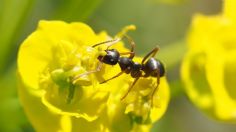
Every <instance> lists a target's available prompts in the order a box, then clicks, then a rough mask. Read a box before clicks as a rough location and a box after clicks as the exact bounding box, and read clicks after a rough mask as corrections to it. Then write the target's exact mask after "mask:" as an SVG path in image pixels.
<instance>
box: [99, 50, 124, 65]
mask: <svg viewBox="0 0 236 132" xmlns="http://www.w3.org/2000/svg"><path fill="white" fill-rule="evenodd" d="M105 52H106V54H105V55H99V56H98V60H99V61H101V62H103V63H105V64H109V65H115V64H117V63H118V60H119V58H120V53H119V52H118V51H117V50H116V49H108V50H105Z"/></svg>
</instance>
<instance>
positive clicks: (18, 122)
mask: <svg viewBox="0 0 236 132" xmlns="http://www.w3.org/2000/svg"><path fill="white" fill-rule="evenodd" d="M2 77H3V78H0V86H1V92H0V117H1V118H0V131H1V132H21V131H22V132H23V131H29V130H31V129H32V127H31V126H30V124H29V123H28V121H27V118H26V117H25V114H24V111H23V108H22V107H21V105H20V102H19V99H18V97H17V90H16V89H17V88H16V65H13V66H11V67H10V68H9V70H7V71H6V73H5V75H4V76H2Z"/></svg>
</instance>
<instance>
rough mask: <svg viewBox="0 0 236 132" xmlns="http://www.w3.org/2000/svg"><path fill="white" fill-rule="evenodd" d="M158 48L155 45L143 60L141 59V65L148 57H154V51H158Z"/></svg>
mask: <svg viewBox="0 0 236 132" xmlns="http://www.w3.org/2000/svg"><path fill="white" fill-rule="evenodd" d="M159 49H160V48H159V47H155V48H154V49H153V50H152V51H151V52H149V53H148V54H147V55H146V56H145V57H144V58H143V60H142V63H141V64H142V65H143V63H144V62H145V61H146V60H147V59H148V57H150V56H151V57H154V56H155V55H156V53H157V52H158V50H159Z"/></svg>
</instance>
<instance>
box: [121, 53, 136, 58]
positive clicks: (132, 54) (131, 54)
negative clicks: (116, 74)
mask: <svg viewBox="0 0 236 132" xmlns="http://www.w3.org/2000/svg"><path fill="white" fill-rule="evenodd" d="M120 55H130V56H134V52H123V53H120ZM129 58H130V57H129ZM130 59H132V58H130Z"/></svg>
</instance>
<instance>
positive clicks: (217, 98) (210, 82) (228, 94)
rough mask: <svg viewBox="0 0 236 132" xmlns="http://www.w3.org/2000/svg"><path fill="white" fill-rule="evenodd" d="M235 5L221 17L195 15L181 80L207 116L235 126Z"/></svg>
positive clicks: (229, 2)
mask: <svg viewBox="0 0 236 132" xmlns="http://www.w3.org/2000/svg"><path fill="white" fill-rule="evenodd" d="M235 6H236V1H235V0H225V1H224V10H223V13H222V14H220V15H216V16H204V15H200V14H198V15H196V16H195V17H194V19H193V22H192V27H191V30H190V33H189V36H188V44H189V45H188V46H189V51H188V53H187V55H186V56H185V59H184V61H183V64H182V70H181V71H182V79H183V82H184V84H185V86H186V87H185V89H186V92H187V94H188V96H189V98H190V99H191V100H192V101H193V102H194V103H195V104H196V105H197V106H198V107H199V108H200V109H201V110H203V111H204V112H205V113H207V114H208V115H209V116H211V117H214V118H216V119H219V120H223V121H228V122H236V94H235V93H236V89H235V86H236V82H235V79H236V78H235V73H236V68H235V67H236V59H235V58H236V21H235V20H236V15H235V12H236V8H235Z"/></svg>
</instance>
